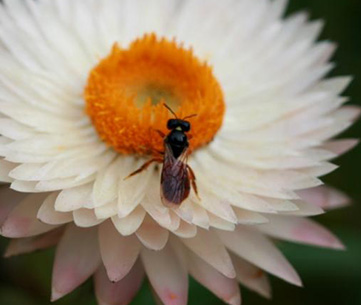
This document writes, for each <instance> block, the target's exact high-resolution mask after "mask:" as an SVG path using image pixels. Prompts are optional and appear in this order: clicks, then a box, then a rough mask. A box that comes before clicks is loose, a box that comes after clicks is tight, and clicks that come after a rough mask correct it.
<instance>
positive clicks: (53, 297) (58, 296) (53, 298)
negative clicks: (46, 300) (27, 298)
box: [50, 287, 65, 302]
mask: <svg viewBox="0 0 361 305" xmlns="http://www.w3.org/2000/svg"><path fill="white" fill-rule="evenodd" d="M64 295H65V294H64V293H61V292H59V291H58V290H56V288H55V287H53V288H52V289H51V298H50V301H51V302H55V301H57V300H59V299H61V298H62V297H63V296H64Z"/></svg>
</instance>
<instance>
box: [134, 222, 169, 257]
mask: <svg viewBox="0 0 361 305" xmlns="http://www.w3.org/2000/svg"><path fill="white" fill-rule="evenodd" d="M136 235H137V237H138V239H139V240H140V241H141V242H142V244H143V245H144V246H145V247H147V248H148V249H151V250H161V249H163V248H164V247H165V245H166V243H167V241H168V236H169V231H168V230H166V229H164V228H162V227H161V226H160V225H159V224H158V223H157V222H155V221H154V220H153V219H152V218H151V217H149V216H146V217H145V219H144V221H143V223H142V225H141V226H140V228H139V229H138V230H137V232H136Z"/></svg>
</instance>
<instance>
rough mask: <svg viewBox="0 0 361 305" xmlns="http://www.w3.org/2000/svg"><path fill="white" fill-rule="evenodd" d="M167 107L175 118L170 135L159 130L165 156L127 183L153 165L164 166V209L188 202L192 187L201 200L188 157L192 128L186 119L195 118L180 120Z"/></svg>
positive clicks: (170, 123)
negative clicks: (159, 164) (189, 135)
mask: <svg viewBox="0 0 361 305" xmlns="http://www.w3.org/2000/svg"><path fill="white" fill-rule="evenodd" d="M164 106H165V107H166V108H167V109H168V110H169V111H170V112H171V113H172V114H173V115H174V117H175V118H173V119H169V120H168V122H167V129H168V130H169V131H170V132H169V133H168V134H167V135H165V134H164V133H163V132H161V131H160V130H156V131H157V132H158V134H159V135H160V136H161V137H162V138H163V143H164V152H159V153H160V154H161V155H162V157H155V158H153V159H151V160H149V161H147V162H146V163H144V164H143V165H142V166H141V167H140V168H139V169H137V170H136V171H134V172H133V173H131V174H130V175H129V176H128V177H127V178H126V179H128V178H130V177H132V176H134V175H136V174H139V173H140V172H142V171H144V170H146V169H147V168H148V167H149V166H150V165H151V164H152V163H153V162H159V163H163V167H162V173H161V180H160V186H161V192H160V193H161V200H162V202H163V204H164V205H165V206H168V207H177V206H180V205H181V204H182V202H183V201H184V200H185V199H186V198H188V196H189V193H190V190H191V186H192V188H193V190H194V192H195V193H196V195H197V197H198V190H197V184H196V176H195V174H194V172H193V170H192V168H191V167H190V166H189V165H188V164H187V160H188V154H189V142H188V140H189V137H188V136H187V133H188V132H189V131H190V129H191V124H190V122H189V121H187V120H186V119H189V118H191V117H194V116H196V114H192V115H189V116H186V117H184V118H183V119H179V118H178V117H177V115H176V114H175V113H174V111H173V110H172V109H171V108H170V107H169V106H168V105H166V104H164Z"/></svg>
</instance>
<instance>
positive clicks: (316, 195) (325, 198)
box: [298, 186, 350, 210]
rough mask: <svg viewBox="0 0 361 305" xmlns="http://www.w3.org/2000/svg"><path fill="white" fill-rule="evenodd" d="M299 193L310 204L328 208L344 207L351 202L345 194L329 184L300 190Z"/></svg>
mask: <svg viewBox="0 0 361 305" xmlns="http://www.w3.org/2000/svg"><path fill="white" fill-rule="evenodd" d="M298 194H299V195H300V196H301V197H302V198H303V199H304V200H305V201H307V202H309V203H310V204H313V205H315V206H317V207H320V208H323V209H326V210H329V209H335V208H340V207H344V206H347V205H348V204H349V203H350V199H349V198H348V197H347V196H346V195H345V194H343V193H342V192H340V191H338V190H335V189H333V188H331V187H327V186H319V187H315V188H311V189H307V190H302V191H298Z"/></svg>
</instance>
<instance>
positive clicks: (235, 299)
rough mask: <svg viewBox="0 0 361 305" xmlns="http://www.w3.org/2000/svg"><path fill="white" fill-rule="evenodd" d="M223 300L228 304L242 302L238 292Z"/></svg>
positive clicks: (239, 304)
mask: <svg viewBox="0 0 361 305" xmlns="http://www.w3.org/2000/svg"><path fill="white" fill-rule="evenodd" d="M225 302H226V303H227V304H229V305H241V303H242V300H241V295H240V294H239V293H237V294H236V295H233V296H232V297H231V298H229V299H228V300H225Z"/></svg>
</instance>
